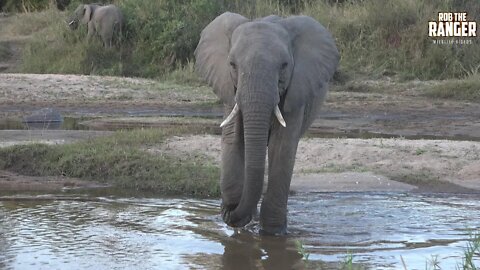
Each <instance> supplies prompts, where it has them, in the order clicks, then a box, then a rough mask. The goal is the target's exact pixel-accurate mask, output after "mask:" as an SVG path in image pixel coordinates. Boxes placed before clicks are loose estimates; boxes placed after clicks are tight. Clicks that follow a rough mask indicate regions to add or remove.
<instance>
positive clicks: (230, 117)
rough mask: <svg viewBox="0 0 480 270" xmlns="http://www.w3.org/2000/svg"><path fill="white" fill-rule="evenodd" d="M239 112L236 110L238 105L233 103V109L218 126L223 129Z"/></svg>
mask: <svg viewBox="0 0 480 270" xmlns="http://www.w3.org/2000/svg"><path fill="white" fill-rule="evenodd" d="M239 110H240V109H239V108H238V104H237V103H235V106H234V107H233V110H232V112H231V113H230V114H229V115H228V116H227V118H226V119H225V120H223V122H222V123H221V124H220V127H223V126H225V125H226V124H228V123H229V122H230V121H232V119H233V118H234V117H235V115H237V113H238V111H239Z"/></svg>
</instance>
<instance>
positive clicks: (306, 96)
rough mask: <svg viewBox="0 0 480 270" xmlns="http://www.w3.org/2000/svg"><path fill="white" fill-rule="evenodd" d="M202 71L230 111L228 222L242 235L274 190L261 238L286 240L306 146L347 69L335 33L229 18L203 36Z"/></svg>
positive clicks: (225, 176) (308, 22) (300, 24)
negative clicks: (336, 78)
mask: <svg viewBox="0 0 480 270" xmlns="http://www.w3.org/2000/svg"><path fill="white" fill-rule="evenodd" d="M195 57H196V69H197V72H198V73H199V74H200V76H202V77H203V78H204V79H205V80H206V81H207V82H208V83H209V84H210V85H211V86H212V87H213V89H214V91H215V93H216V95H217V96H218V97H219V98H220V99H221V101H222V102H223V104H224V108H225V114H224V118H225V120H224V121H223V123H222V124H221V126H222V127H223V130H222V154H221V155H222V158H221V184H220V187H221V192H222V217H223V220H224V221H225V222H226V223H227V224H228V225H230V226H232V227H242V226H244V225H246V224H247V223H249V222H250V220H251V219H252V215H253V214H254V213H256V210H257V204H258V202H259V200H260V197H261V195H262V188H263V178H264V171H265V157H266V154H267V146H268V185H267V190H266V193H265V195H264V198H263V201H262V205H261V209H260V225H261V228H262V229H261V232H262V233H266V234H285V233H286V228H287V217H286V216H287V200H288V193H289V188H290V181H291V178H292V171H293V166H294V163H295V154H296V151H297V146H298V141H299V139H300V137H301V136H302V135H303V133H304V132H305V130H307V128H308V127H309V126H310V124H311V123H312V121H313V120H314V118H315V116H316V115H317V112H318V110H319V107H320V105H321V103H322V102H323V100H324V98H325V95H326V92H327V88H328V83H329V80H330V79H331V78H332V76H333V74H334V72H335V70H336V68H337V65H338V61H339V53H338V51H337V48H336V46H335V42H334V40H333V38H332V36H331V35H330V33H329V32H328V31H327V30H326V29H325V28H324V27H323V26H322V25H321V24H320V23H318V22H317V21H315V20H314V19H312V18H310V17H307V16H293V17H288V18H280V17H278V16H269V17H265V18H263V19H258V20H254V21H250V20H248V19H247V18H245V17H243V16H241V15H239V14H235V13H229V12H227V13H224V14H222V15H220V16H218V17H217V18H216V19H215V20H213V21H212V22H211V23H210V24H209V25H207V26H206V27H205V29H204V30H203V31H202V33H201V37H200V41H199V44H198V46H197V48H196V50H195Z"/></svg>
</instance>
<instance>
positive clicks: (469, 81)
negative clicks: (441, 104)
mask: <svg viewBox="0 0 480 270" xmlns="http://www.w3.org/2000/svg"><path fill="white" fill-rule="evenodd" d="M421 90H423V93H424V95H426V96H429V97H435V98H450V99H460V100H471V101H480V73H477V74H474V75H471V76H468V77H467V78H465V79H462V80H459V79H453V80H445V81H442V82H440V83H439V84H438V85H437V84H433V85H429V86H425V87H423V89H421Z"/></svg>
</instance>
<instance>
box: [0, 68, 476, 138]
mask: <svg viewBox="0 0 480 270" xmlns="http://www.w3.org/2000/svg"><path fill="white" fill-rule="evenodd" d="M432 83H434V82H414V83H409V84H407V85H400V86H398V85H396V84H395V83H393V82H389V81H380V82H379V83H377V84H379V85H380V86H377V87H384V88H385V91H384V92H383V93H359V92H348V91H344V90H345V89H343V88H342V87H343V86H333V87H332V91H331V92H330V94H329V96H328V98H327V100H326V103H325V105H324V107H323V109H322V111H321V112H320V114H319V118H318V119H317V120H316V121H315V122H314V123H313V125H312V128H311V129H310V134H311V135H315V136H329V137H342V136H345V137H353V138H371V137H405V138H411V139H418V138H426V139H456V140H480V104H478V103H471V102H464V101H453V100H434V99H430V98H427V97H424V96H422V95H421V90H420V89H421V87H422V85H425V84H432ZM391 88H398V89H400V90H398V91H392V90H390V89H391ZM347 90H348V89H347ZM45 107H52V108H55V109H57V110H58V111H60V112H61V113H62V114H63V115H64V116H73V117H85V116H87V117H100V116H101V117H105V116H110V117H111V116H114V117H120V118H121V119H123V121H127V122H129V126H134V125H135V121H136V120H135V119H134V118H133V119H125V118H124V117H125V116H128V117H133V116H134V117H138V116H188V117H209V118H212V117H213V118H217V122H218V121H220V118H221V116H222V114H223V110H222V108H221V105H220V104H218V102H217V98H216V97H215V95H214V94H213V93H212V91H211V90H210V89H209V88H208V87H186V86H179V85H176V84H172V83H168V82H158V81H153V80H147V79H132V78H119V77H98V76H77V75H40V74H0V118H15V117H16V118H19V117H22V116H24V115H26V114H29V113H31V112H33V111H36V110H38V109H41V108H45ZM140 122H141V121H140ZM160 122H161V121H160ZM91 124H92V125H93V126H95V127H97V128H100V129H102V126H104V128H103V129H107V128H112V127H115V126H117V127H120V128H121V127H123V126H122V121H119V120H118V119H111V121H110V122H109V121H108V120H102V121H101V122H99V123H91ZM160 124H162V123H160ZM216 124H217V123H216V122H215V123H214V124H213V123H212V126H214V125H216ZM139 126H141V123H139Z"/></svg>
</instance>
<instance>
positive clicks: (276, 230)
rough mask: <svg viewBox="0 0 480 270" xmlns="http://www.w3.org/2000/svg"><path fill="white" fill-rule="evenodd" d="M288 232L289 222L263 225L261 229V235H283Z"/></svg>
mask: <svg viewBox="0 0 480 270" xmlns="http://www.w3.org/2000/svg"><path fill="white" fill-rule="evenodd" d="M287 233H288V232H287V224H285V225H283V226H278V227H269V226H262V228H261V229H260V235H274V236H281V235H286V234H287Z"/></svg>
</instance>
